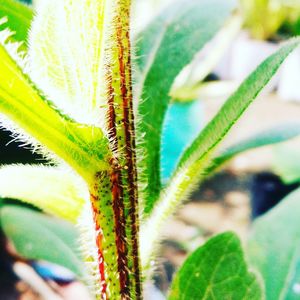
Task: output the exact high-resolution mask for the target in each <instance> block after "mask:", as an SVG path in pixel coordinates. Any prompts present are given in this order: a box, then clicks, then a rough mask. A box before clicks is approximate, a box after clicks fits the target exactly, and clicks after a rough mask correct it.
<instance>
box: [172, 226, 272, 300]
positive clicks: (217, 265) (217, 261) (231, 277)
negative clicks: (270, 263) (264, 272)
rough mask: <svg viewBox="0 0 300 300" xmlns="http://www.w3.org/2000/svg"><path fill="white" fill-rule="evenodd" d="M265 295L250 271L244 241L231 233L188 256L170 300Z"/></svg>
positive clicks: (256, 298) (257, 299)
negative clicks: (243, 248) (243, 249)
mask: <svg viewBox="0 0 300 300" xmlns="http://www.w3.org/2000/svg"><path fill="white" fill-rule="evenodd" d="M263 298H264V297H263V292H262V290H261V287H260V284H259V282H258V280H257V279H256V277H255V275H254V274H253V273H251V272H249V270H248V267H247V264H246V262H245V259H244V254H243V251H242V247H241V243H240V241H239V239H238V237H237V236H236V235H235V234H234V233H231V232H228V233H223V234H220V235H217V236H216V237H213V238H211V239H210V240H209V241H208V242H207V243H206V244H205V245H204V246H202V247H200V248H199V249H197V250H196V251H195V252H194V253H192V254H191V255H190V256H189V257H188V258H187V260H186V261H185V262H184V264H183V266H182V267H181V268H180V270H179V271H178V272H177V274H176V275H175V278H174V280H173V284H172V287H171V292H170V296H169V300H177V299H178V300H179V299H180V300H185V299H186V300H191V299H199V300H200V299H202V300H210V299H231V300H243V299H244V300H250V299H251V300H261V299H263ZM273 299H277V298H273Z"/></svg>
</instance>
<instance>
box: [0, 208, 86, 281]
mask: <svg viewBox="0 0 300 300" xmlns="http://www.w3.org/2000/svg"><path fill="white" fill-rule="evenodd" d="M0 226H1V227H2V229H3V232H4V233H5V235H6V236H7V237H8V238H9V239H10V240H11V241H12V242H13V244H14V246H15V248H16V250H17V252H18V254H20V255H21V256H23V257H24V258H26V259H35V260H45V261H49V262H52V263H55V264H58V265H61V266H64V267H66V268H68V269H69V270H71V271H73V272H74V273H75V274H76V275H77V276H79V278H82V277H83V276H84V273H85V271H84V265H83V263H82V259H81V257H80V255H79V250H78V249H79V245H78V244H77V239H78V233H77V231H76V230H75V228H74V227H73V226H72V225H71V224H68V223H66V222H64V221H61V220H59V219H54V218H51V217H49V216H46V215H44V214H42V213H40V212H37V211H34V210H32V209H29V208H25V207H21V206H17V205H4V206H2V207H1V208H0Z"/></svg>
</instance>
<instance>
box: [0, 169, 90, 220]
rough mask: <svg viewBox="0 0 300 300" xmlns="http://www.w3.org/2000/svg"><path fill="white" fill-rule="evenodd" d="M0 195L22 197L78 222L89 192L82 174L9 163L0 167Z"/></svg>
mask: <svg viewBox="0 0 300 300" xmlns="http://www.w3.org/2000/svg"><path fill="white" fill-rule="evenodd" d="M0 197H1V198H11V199H16V200H20V201H22V202H25V203H29V204H31V205H34V206H36V207H38V208H40V209H41V210H43V211H45V212H47V213H50V214H53V215H55V216H58V217H61V218H63V219H66V220H69V221H71V222H73V223H76V221H77V219H78V217H79V215H80V212H81V211H82V208H83V206H84V203H85V201H88V199H89V194H88V190H87V187H86V186H85V185H84V183H83V182H82V181H81V180H80V178H79V177H78V176H76V175H74V174H72V173H71V171H69V172H68V171H63V169H62V168H57V167H46V166H31V165H9V166H4V167H1V168H0Z"/></svg>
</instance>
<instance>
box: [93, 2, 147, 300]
mask: <svg viewBox="0 0 300 300" xmlns="http://www.w3.org/2000/svg"><path fill="white" fill-rule="evenodd" d="M129 18H130V1H127V0H117V1H116V5H115V10H114V11H113V16H112V20H113V31H112V35H111V41H110V43H108V47H107V49H106V59H107V63H106V82H107V102H108V114H107V131H108V135H109V140H110V148H111V151H112V157H111V158H110V160H109V164H110V166H111V168H110V171H109V172H106V173H103V172H102V173H99V174H97V175H96V176H95V183H94V185H92V186H91V200H92V206H93V210H94V220H95V223H96V230H97V235H98V237H97V244H98V249H99V252H98V263H99V271H100V277H101V279H100V280H101V281H103V282H102V284H101V286H102V288H101V293H102V298H104V299H107V298H111V299H141V298H142V288H141V267H140V256H139V242H138V240H139V222H138V220H139V216H138V193H137V171H136V154H135V128H134V115H133V103H132V101H133V100H132V99H133V97H132V81H131V77H132V75H131V46H130V34H129V29H130V26H129ZM100 228H101V229H100ZM113 262H114V263H113ZM116 278H117V280H116Z"/></svg>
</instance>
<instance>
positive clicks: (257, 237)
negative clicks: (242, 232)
mask: <svg viewBox="0 0 300 300" xmlns="http://www.w3.org/2000/svg"><path fill="white" fill-rule="evenodd" d="M299 212H300V189H298V190H296V191H294V192H293V193H291V194H290V195H288V196H287V197H286V198H285V199H284V200H283V201H282V202H281V203H279V204H278V205H277V206H276V207H275V208H273V209H272V210H271V211H270V212H268V213H267V214H266V215H264V216H262V217H260V218H258V219H257V220H256V221H255V222H254V224H253V229H252V233H251V236H250V240H249V243H248V247H247V254H248V256H249V259H250V262H251V263H252V265H253V266H254V267H255V268H256V269H258V270H259V271H260V273H261V274H262V277H263V278H264V283H265V290H266V296H267V299H279V300H284V299H291V300H292V299H295V300H296V299H299V284H300V269H299V265H300V222H299V220H300V218H299V216H300V213H299Z"/></svg>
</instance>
